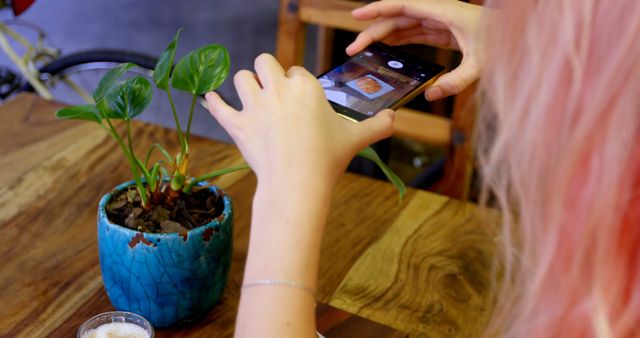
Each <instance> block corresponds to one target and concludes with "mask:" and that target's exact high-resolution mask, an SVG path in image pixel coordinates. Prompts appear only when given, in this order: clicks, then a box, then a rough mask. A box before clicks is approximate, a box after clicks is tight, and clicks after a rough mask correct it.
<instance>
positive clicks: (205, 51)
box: [171, 44, 230, 95]
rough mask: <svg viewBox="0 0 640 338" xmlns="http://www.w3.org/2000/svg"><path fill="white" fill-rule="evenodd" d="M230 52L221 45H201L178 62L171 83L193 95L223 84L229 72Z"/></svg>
mask: <svg viewBox="0 0 640 338" xmlns="http://www.w3.org/2000/svg"><path fill="white" fill-rule="evenodd" d="M229 67H230V61H229V52H228V51H227V49H226V48H225V47H223V46H221V45H216V44H212V45H207V46H204V47H200V48H198V49H196V50H194V51H192V52H191V53H189V54H187V55H186V56H185V57H183V58H182V60H180V62H178V64H177V65H176V68H175V69H174V70H173V75H172V76H171V85H172V86H173V87H174V88H176V89H180V90H184V91H186V92H189V93H191V94H193V95H202V94H204V93H207V92H210V91H212V90H214V89H216V88H218V87H220V85H222V82H224V80H225V79H226V78H227V75H228V74H229Z"/></svg>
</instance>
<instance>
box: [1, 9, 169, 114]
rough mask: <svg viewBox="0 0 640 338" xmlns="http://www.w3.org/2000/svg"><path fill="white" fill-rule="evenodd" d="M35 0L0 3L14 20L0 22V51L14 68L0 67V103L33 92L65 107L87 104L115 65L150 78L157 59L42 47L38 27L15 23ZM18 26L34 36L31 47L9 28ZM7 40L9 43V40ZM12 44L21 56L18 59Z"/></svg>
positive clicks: (127, 53) (117, 52) (42, 35)
mask: <svg viewBox="0 0 640 338" xmlns="http://www.w3.org/2000/svg"><path fill="white" fill-rule="evenodd" d="M34 2H35V0H0V10H3V9H10V10H12V11H13V15H14V19H12V20H5V21H4V22H0V48H2V50H3V51H4V52H5V54H6V55H7V56H8V57H9V58H10V59H11V61H12V62H13V63H14V65H15V66H16V67H17V68H18V73H16V72H15V71H13V70H12V69H11V68H9V67H5V66H2V67H0V101H4V100H6V99H7V98H9V97H11V96H13V95H15V94H17V93H20V92H36V93H37V94H38V95H40V96H42V97H43V98H45V99H48V100H52V99H56V100H57V101H60V102H64V103H68V104H81V103H91V102H92V98H91V95H90V93H91V92H92V91H93V88H95V87H96V85H97V83H98V82H99V80H100V79H101V78H102V75H104V73H105V72H107V71H108V70H109V69H111V68H113V67H114V66H116V65H117V64H119V63H125V62H132V63H135V64H136V65H137V67H135V68H133V69H132V70H131V72H133V73H136V74H140V75H144V76H147V77H149V78H150V77H151V76H152V74H153V69H154V68H155V65H156V62H157V58H155V57H151V56H148V55H144V54H141V53H137V52H131V51H124V50H113V49H94V50H87V51H83V52H76V53H72V54H68V55H62V54H61V52H60V50H59V49H55V48H52V47H49V46H46V45H45V43H44V42H45V39H46V33H45V32H44V31H43V30H42V29H41V28H40V27H38V26H36V25H34V24H32V23H29V22H26V21H22V20H19V19H17V17H18V16H19V15H20V14H22V12H24V11H25V10H27V9H28V8H29V7H31V5H33V3H34ZM13 25H18V26H22V27H24V28H27V29H29V30H32V31H34V32H35V33H36V34H37V42H36V43H35V44H33V43H31V42H30V41H29V40H28V39H27V38H26V37H25V36H24V35H21V34H20V33H18V32H17V31H16V30H14V29H12V28H11V27H10V26H13ZM10 39H11V40H10ZM10 41H13V42H15V43H17V44H19V45H21V46H22V48H24V49H25V52H24V53H23V54H22V55H20V54H19V53H18V52H17V51H16V49H15V48H14V47H13V46H12V45H11V42H10Z"/></svg>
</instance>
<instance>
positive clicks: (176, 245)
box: [98, 181, 233, 327]
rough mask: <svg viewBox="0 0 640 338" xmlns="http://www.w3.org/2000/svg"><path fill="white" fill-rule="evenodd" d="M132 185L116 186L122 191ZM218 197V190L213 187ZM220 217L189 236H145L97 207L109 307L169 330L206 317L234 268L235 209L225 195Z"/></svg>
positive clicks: (104, 201)
mask: <svg viewBox="0 0 640 338" xmlns="http://www.w3.org/2000/svg"><path fill="white" fill-rule="evenodd" d="M131 184H133V181H132V182H127V183H123V184H121V185H119V186H118V187H116V189H115V190H117V191H120V190H123V189H125V188H126V187H127V186H129V185H131ZM209 189H211V190H212V191H214V192H217V191H218V189H217V188H216V187H210V188H209ZM221 195H222V196H223V198H224V212H223V214H222V217H221V218H219V219H218V220H214V221H212V222H210V223H208V224H206V225H204V226H201V227H198V228H195V229H193V230H190V231H188V232H186V233H182V234H179V233H158V234H154V233H146V232H140V231H135V230H131V229H129V228H126V227H124V226H120V225H117V224H113V223H111V222H110V221H109V219H108V218H107V213H106V209H105V208H106V205H107V203H108V202H109V200H110V199H111V193H108V194H106V195H104V196H103V197H102V199H101V200H100V205H99V207H98V248H99V251H100V267H101V269H102V280H103V282H104V287H105V289H106V290H107V294H108V295H109V299H110V300H111V304H113V306H114V307H115V308H116V309H117V310H120V311H129V312H134V313H137V314H140V315H142V316H143V317H145V318H146V319H148V320H149V322H151V324H153V325H154V326H159V327H166V326H172V325H176V324H181V323H185V322H189V321H192V320H195V319H198V318H199V317H202V316H204V315H206V314H207V312H209V310H211V308H213V306H214V305H215V304H216V303H217V301H218V300H219V299H220V297H221V295H222V291H223V289H224V287H225V284H226V283H227V278H228V275H229V267H230V265H231V254H232V237H233V208H232V205H231V199H230V198H229V197H228V196H227V195H226V194H224V193H222V194H221Z"/></svg>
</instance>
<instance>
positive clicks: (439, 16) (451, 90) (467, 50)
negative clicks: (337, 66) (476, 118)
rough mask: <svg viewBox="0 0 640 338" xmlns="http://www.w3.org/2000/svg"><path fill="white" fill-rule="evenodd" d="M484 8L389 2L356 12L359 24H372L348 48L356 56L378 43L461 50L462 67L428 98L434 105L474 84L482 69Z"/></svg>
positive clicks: (439, 1)
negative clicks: (480, 49)
mask: <svg viewBox="0 0 640 338" xmlns="http://www.w3.org/2000/svg"><path fill="white" fill-rule="evenodd" d="M481 13H482V7H481V6H477V5H472V4H468V3H465V2H462V1H457V0H386V1H378V2H374V3H371V4H368V5H366V6H364V7H361V8H358V9H356V10H354V11H353V13H352V14H353V17H354V18H356V19H358V20H373V19H379V20H377V21H375V22H374V23H373V24H371V26H369V27H368V28H367V29H365V30H364V31H362V32H361V33H360V34H359V35H358V37H357V38H356V40H355V41H354V42H353V43H351V45H349V46H348V47H347V54H349V55H353V54H355V53H357V52H359V51H361V50H362V49H364V48H365V47H366V46H368V45H369V44H371V43H372V42H375V41H383V42H385V43H387V44H390V45H403V44H409V43H419V44H426V45H431V46H436V47H441V48H450V49H455V50H459V51H461V52H462V54H463V58H462V62H461V63H460V65H459V66H458V67H457V68H456V69H454V70H452V71H451V72H449V73H446V74H444V75H442V76H441V77H440V78H439V79H438V80H436V82H435V83H434V84H433V86H431V87H429V88H427V90H426V91H425V96H426V98H427V99H428V100H430V101H433V100H437V99H440V98H443V97H446V96H449V95H454V94H457V93H459V92H461V91H462V90H464V89H465V88H466V87H467V86H469V85H470V84H471V83H472V82H473V81H475V80H476V79H477V78H478V76H479V72H480V69H481V64H480V62H479V60H478V52H477V48H478V47H477V45H476V36H475V34H476V33H477V30H478V28H479V23H480V18H481Z"/></svg>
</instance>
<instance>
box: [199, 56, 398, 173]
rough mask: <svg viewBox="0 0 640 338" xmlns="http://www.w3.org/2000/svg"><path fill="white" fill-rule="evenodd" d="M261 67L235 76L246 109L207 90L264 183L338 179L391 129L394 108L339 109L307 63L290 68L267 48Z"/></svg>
mask: <svg viewBox="0 0 640 338" xmlns="http://www.w3.org/2000/svg"><path fill="white" fill-rule="evenodd" d="M255 71H256V73H255V74H254V73H252V72H250V71H247V70H242V71H240V72H238V73H237V74H236V75H235V77H234V84H235V87H236V90H237V91H238V95H239V96H240V100H241V101H242V110H241V111H237V110H235V109H233V108H231V107H230V106H228V105H227V104H226V103H225V102H224V101H222V99H221V98H220V97H219V96H218V95H216V94H215V93H209V94H207V102H208V108H209V111H210V112H211V114H212V115H213V116H214V117H215V118H216V120H218V122H220V124H221V125H222V126H223V127H224V128H225V129H226V130H227V132H228V133H229V134H230V135H231V137H232V138H233V140H234V141H235V142H236V144H237V146H238V147H239V148H240V151H241V152H242V154H243V155H244V157H245V159H246V160H247V162H249V164H250V165H251V167H252V168H253V170H254V171H255V173H256V175H257V176H258V179H259V181H260V182H261V183H264V181H267V182H274V181H277V182H278V183H280V182H282V180H286V181H287V182H297V183H302V182H305V180H306V181H308V180H314V181H319V182H322V183H323V184H325V183H333V182H334V181H335V179H337V177H338V175H340V174H341V173H342V172H343V171H344V170H345V168H346V166H347V164H348V163H349V161H350V160H351V159H352V158H353V156H355V154H356V153H357V152H358V151H360V150H362V149H363V148H365V147H366V146H367V145H369V144H371V143H373V142H375V141H378V140H380V139H382V138H385V137H388V136H390V135H391V132H392V122H393V121H392V117H393V112H392V111H390V110H386V111H383V112H380V113H379V114H377V116H375V117H373V118H369V119H367V120H366V121H363V122H360V123H354V122H351V121H348V120H346V119H344V118H342V117H340V116H339V115H338V114H336V113H335V112H334V111H333V109H332V108H331V106H330V105H329V103H328V101H327V99H326V97H325V94H324V92H323V90H322V87H321V86H320V84H319V82H318V80H317V79H316V78H315V77H314V76H313V75H312V74H311V73H309V72H308V71H306V70H305V69H304V68H301V67H292V68H291V69H289V70H288V71H286V72H285V71H284V70H283V69H282V67H281V66H280V64H279V63H278V62H277V61H276V59H275V58H274V57H273V56H271V55H268V54H262V55H260V56H258V58H256V60H255ZM327 180H328V181H327Z"/></svg>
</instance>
